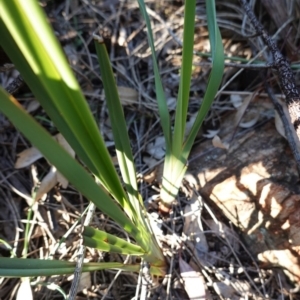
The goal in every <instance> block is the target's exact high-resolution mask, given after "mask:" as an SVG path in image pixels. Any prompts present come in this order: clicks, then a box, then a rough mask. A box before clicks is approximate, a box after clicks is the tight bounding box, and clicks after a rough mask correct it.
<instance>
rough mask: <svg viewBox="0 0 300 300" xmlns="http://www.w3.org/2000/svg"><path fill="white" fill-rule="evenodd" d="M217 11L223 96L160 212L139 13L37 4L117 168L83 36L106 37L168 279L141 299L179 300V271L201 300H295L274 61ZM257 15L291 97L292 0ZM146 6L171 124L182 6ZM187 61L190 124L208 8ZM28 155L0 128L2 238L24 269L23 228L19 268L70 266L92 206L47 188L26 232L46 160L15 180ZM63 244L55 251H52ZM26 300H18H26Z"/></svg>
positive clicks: (119, 278) (130, 280)
mask: <svg viewBox="0 0 300 300" xmlns="http://www.w3.org/2000/svg"><path fill="white" fill-rule="evenodd" d="M216 2H217V17H218V24H219V26H220V29H221V34H222V38H223V43H224V48H225V54H226V56H227V58H226V63H227V65H226V69H225V73H224V77H223V83H222V87H221V89H220V92H219V94H218V95H217V97H216V99H215V102H214V104H213V106H212V109H211V111H210V114H209V116H208V117H207V119H206V121H205V123H204V126H203V129H202V130H201V132H199V136H198V139H197V141H196V143H195V146H194V148H193V151H192V153H191V155H190V159H189V169H188V174H187V176H186V178H185V182H184V184H183V187H182V191H181V193H180V195H179V196H178V199H177V203H175V205H174V207H173V208H172V210H171V211H170V212H167V213H166V212H163V211H162V210H161V209H160V206H159V203H158V202H157V201H156V200H155V199H156V195H157V194H159V183H160V176H161V175H160V174H161V168H162V158H163V155H164V147H163V144H162V143H161V139H162V130H161V127H160V124H159V119H158V112H157V103H156V99H155V89H154V77H153V70H152V61H151V56H150V48H149V47H148V43H147V36H146V31H145V24H144V22H143V20H142V18H141V15H140V13H139V10H138V5H137V3H136V1H119V0H111V1H89V0H74V1H68V0H61V1H58V0H57V1H54V0H53V1H40V3H41V5H42V6H43V7H44V9H45V11H46V13H47V15H48V17H49V21H50V23H51V25H52V26H53V28H54V31H55V34H56V36H57V38H58V39H59V41H60V42H61V44H62V46H63V48H64V51H65V53H66V56H67V58H68V60H69V62H70V65H71V67H72V69H73V70H74V72H75V74H76V76H77V79H78V81H79V82H80V85H81V87H82V90H83V91H84V94H85V96H86V97H87V99H88V101H89V104H90V107H91V110H92V112H93V114H94V116H95V119H96V120H97V122H98V124H99V128H100V130H101V131H102V132H103V135H104V137H105V141H106V142H107V146H108V147H109V149H110V150H111V153H112V156H113V158H114V156H115V154H114V148H113V139H112V134H111V129H110V123H109V120H108V115H107V110H106V106H105V102H104V100H105V99H104V94H103V88H102V82H101V76H100V72H99V67H98V63H97V58H96V54H95V48H94V45H93V38H92V34H93V32H95V31H96V32H100V33H101V34H102V35H103V37H104V38H105V43H106V46H107V48H108V50H109V55H110V59H111V62H112V65H113V68H114V71H115V75H116V80H117V84H118V87H119V93H120V96H121V100H122V103H123V106H124V110H125V114H126V119H127V123H128V132H129V134H130V137H131V140H132V148H133V153H134V154H135V161H136V166H137V171H138V178H139V184H140V191H141V194H142V195H143V198H144V199H145V201H146V205H147V207H148V211H149V214H150V215H151V216H152V217H153V218H156V220H157V221H158V223H160V224H161V228H157V235H159V236H160V240H161V241H162V242H163V245H164V250H165V253H166V258H167V260H168V261H169V263H170V271H169V275H168V276H166V278H163V279H161V278H160V279H153V282H152V286H151V288H150V289H149V294H148V299H167V298H168V299H189V296H188V294H187V287H186V288H184V283H185V278H184V270H183V266H182V260H184V261H185V262H187V263H189V266H190V267H192V268H193V269H194V270H195V271H196V272H198V273H197V279H198V282H200V284H202V285H203V287H205V290H206V292H205V295H206V296H205V297H204V298H205V299H274V300H275V299H300V292H299V287H300V185H299V175H298V173H297V166H296V163H295V161H294V158H293V156H292V153H291V150H290V148H289V145H288V143H287V141H286V139H285V138H284V137H283V136H282V135H284V130H282V125H281V124H280V122H279V121H278V118H277V117H276V115H275V111H274V107H273V105H272V103H271V101H270V100H269V97H268V95H267V93H266V92H265V89H264V84H265V82H268V83H269V84H270V85H271V86H272V87H273V90H274V93H275V95H276V97H277V98H278V99H279V100H280V99H282V98H283V97H282V93H281V90H280V88H279V85H278V79H277V75H276V73H272V72H269V73H268V74H267V73H266V65H267V63H270V62H271V56H270V53H269V51H268V50H267V49H266V47H265V45H264V43H263V41H262V39H261V38H260V37H257V36H256V37H252V38H250V36H251V35H253V33H254V31H253V30H252V27H251V26H250V23H249V20H248V19H247V18H246V17H245V14H244V12H243V10H242V8H241V6H240V3H239V1H235V0H232V1H230V2H226V3H225V2H224V1H216ZM253 2H255V1H251V3H253ZM256 2H257V3H255V4H254V11H255V13H256V15H257V17H258V19H259V20H260V21H261V23H262V25H263V26H264V27H265V29H266V30H267V32H268V33H269V34H270V35H271V36H273V38H274V40H275V41H276V42H277V44H278V46H279V47H280V49H281V50H282V53H283V54H284V55H285V56H286V57H287V59H288V60H289V62H290V63H291V65H292V66H293V71H294V74H295V76H296V84H298V85H299V76H298V69H299V67H300V65H299V16H300V3H299V1H296V0H295V1H284V0H277V1H267V0H262V1H256ZM275 2H276V4H274V3H275ZM146 3H147V5H148V8H149V11H148V13H149V14H150V18H151V21H152V26H153V32H154V35H155V41H156V49H157V58H158V61H159V66H160V71H161V75H162V78H163V84H164V88H165V92H166V96H167V100H168V106H169V109H170V112H171V115H172V117H174V116H173V114H174V109H175V107H176V96H177V91H178V84H179V68H180V66H181V63H182V62H181V51H182V48H181V38H182V20H183V18H182V15H183V3H182V1H179V0H178V1H175V0H174V1H155V0H154V1H146ZM194 50H195V57H194V68H193V78H192V86H191V92H190V106H189V120H188V124H191V123H192V122H193V118H194V116H195V113H196V112H197V110H198V109H199V106H200V105H201V100H202V97H203V95H204V92H205V89H206V83H207V80H208V76H209V70H210V59H209V55H208V54H207V53H208V52H209V50H210V49H209V42H208V32H207V28H206V16H205V3H204V1H198V4H197V22H196V29H195V47H194ZM251 59H254V60H256V61H257V62H258V65H259V66H257V68H255V69H248V68H240V66H239V64H240V63H247V62H249V61H250V60H251ZM5 63H9V62H8V61H7V58H6V57H5V55H4V54H3V53H0V64H1V65H0V67H1V66H3V65H4V64H5ZM17 76H18V72H17V70H15V69H14V68H11V69H9V70H8V69H5V70H4V69H3V68H2V69H1V73H0V81H1V85H2V86H4V87H8V86H9V84H10V83H11V82H12V81H13V80H14V79H15V78H17ZM14 94H15V97H16V98H17V99H18V100H19V101H20V102H21V103H22V104H23V105H24V107H25V108H26V109H27V110H28V111H29V112H30V113H31V114H32V115H33V116H34V117H35V118H36V119H37V120H39V121H40V123H41V124H42V125H43V126H44V127H45V128H47V130H49V131H50V132H51V133H52V134H53V135H54V134H57V131H56V128H55V127H54V126H53V124H52V123H51V121H50V120H49V119H48V117H47V115H45V113H44V111H43V110H42V109H41V108H40V107H39V105H38V103H37V102H36V100H35V99H34V97H33V95H32V94H31V93H30V91H29V89H28V88H27V86H26V84H23V86H22V87H21V88H20V89H18V90H17V91H15V92H14ZM30 147H31V145H30V144H28V142H27V141H26V140H25V139H24V138H23V137H22V135H21V134H20V133H19V132H17V131H16V130H15V129H14V128H13V127H12V125H11V124H10V123H9V121H8V120H7V119H6V118H4V117H3V116H2V115H0V195H1V197H0V207H1V210H0V221H1V226H0V239H2V240H4V241H6V242H8V244H9V245H10V246H11V247H12V251H14V253H16V255H17V256H21V254H22V250H23V247H24V228H25V227H24V226H25V224H26V222H32V224H34V226H32V230H31V233H30V243H29V249H28V257H31V258H47V257H49V256H50V255H53V257H54V258H56V259H65V260H71V261H76V257H77V255H78V249H79V245H80V243H81V240H80V231H81V228H82V226H81V224H80V222H79V223H78V224H77V223H76V222H77V220H78V218H79V217H80V215H81V214H82V212H83V211H84V209H85V208H86V206H87V204H88V201H87V200H86V199H84V198H83V197H82V196H81V195H80V194H79V193H78V192H77V191H76V190H74V189H73V188H72V186H70V185H69V186H68V187H67V188H62V187H61V185H60V184H55V186H54V187H53V188H51V189H49V188H47V187H46V189H45V191H46V192H45V193H44V195H43V197H42V198H41V199H40V200H39V201H38V203H35V204H34V205H33V214H32V217H31V219H30V220H28V218H27V216H28V212H29V207H30V206H31V205H32V204H33V203H32V197H31V195H32V193H33V192H34V191H36V190H37V189H38V187H39V186H41V182H43V178H45V176H46V175H47V173H48V172H49V169H50V166H49V165H48V163H47V161H46V160H45V159H43V158H40V159H38V160H36V161H34V162H33V163H32V164H30V165H29V166H27V167H23V168H18V169H16V168H15V164H16V162H17V161H18V156H19V154H20V153H22V151H24V150H25V149H28V148H30ZM46 185H47V184H46ZM92 225H93V226H96V227H100V228H102V229H104V230H107V231H109V232H112V233H116V234H119V235H120V236H124V232H123V231H122V229H121V228H119V227H118V226H117V225H116V224H115V223H113V222H112V221H111V220H109V219H107V218H106V217H105V216H104V215H103V214H102V213H101V212H100V211H97V212H96V214H95V217H94V219H93V222H92ZM66 232H68V234H67V235H66V236H65V238H64V239H63V240H62V238H63V237H64V235H65V234H66ZM59 241H61V242H62V243H61V246H60V248H59V249H56V246H57V243H58V242H59ZM10 253H11V252H10V250H9V249H8V247H7V246H5V245H4V244H0V254H1V255H2V256H9V255H10ZM124 259H125V258H124V257H121V256H119V255H114V254H107V253H103V252H100V251H98V250H95V249H87V252H86V260H87V261H95V262H96V261H97V262H98V261H124ZM72 280H73V276H53V277H48V278H44V277H41V278H34V279H32V281H31V288H32V291H33V297H34V299H64V297H65V296H64V295H65V294H68V292H69V290H70V287H71V283H72ZM137 282H138V274H130V273H117V272H112V271H99V272H94V273H91V274H89V273H88V274H85V276H83V277H82V278H81V281H80V287H79V292H78V296H77V298H76V299H133V298H134V297H135V292H136V285H137ZM20 284H21V281H20V280H18V279H3V278H0V299H3V300H7V299H15V298H16V295H17V294H18V293H19V294H20V292H19V287H20ZM186 285H187V283H186ZM23 295H25V294H23ZM26 295H27V296H26V297H25V296H24V297H23V298H19V299H30V298H28V297H29V294H26ZM204 298H203V299H204ZM197 299H198V298H197ZM199 299H200V298H199Z"/></svg>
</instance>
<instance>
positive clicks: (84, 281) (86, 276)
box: [77, 272, 92, 292]
mask: <svg viewBox="0 0 300 300" xmlns="http://www.w3.org/2000/svg"><path fill="white" fill-rule="evenodd" d="M91 285H92V281H91V273H89V272H85V273H81V275H80V280H79V285H78V289H77V291H78V292H81V291H83V290H84V289H88V288H90V287H91Z"/></svg>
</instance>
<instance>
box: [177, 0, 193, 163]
mask: <svg viewBox="0 0 300 300" xmlns="http://www.w3.org/2000/svg"><path fill="white" fill-rule="evenodd" d="M195 14H196V0H189V1H186V2H185V7H184V26H183V50H182V65H181V70H180V82H179V91H178V99H177V106H176V115H175V125H174V134H173V144H172V154H173V155H175V157H178V158H180V156H181V146H182V144H183V142H184V133H185V125H186V118H187V110H188V104H189V97H190V85H191V77H192V65H193V47H194V28H195Z"/></svg>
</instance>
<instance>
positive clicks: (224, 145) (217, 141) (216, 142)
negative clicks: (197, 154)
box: [212, 135, 229, 150]
mask: <svg viewBox="0 0 300 300" xmlns="http://www.w3.org/2000/svg"><path fill="white" fill-rule="evenodd" d="M212 144H213V146H214V147H216V148H221V149H225V150H228V149H229V144H227V143H223V142H222V140H221V139H220V137H219V136H218V135H215V136H214V138H213V139H212Z"/></svg>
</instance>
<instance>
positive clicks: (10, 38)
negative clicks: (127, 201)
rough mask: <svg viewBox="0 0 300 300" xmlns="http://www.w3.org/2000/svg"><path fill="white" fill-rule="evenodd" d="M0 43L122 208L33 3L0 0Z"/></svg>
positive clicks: (83, 105)
mask: <svg viewBox="0 0 300 300" xmlns="http://www.w3.org/2000/svg"><path fill="white" fill-rule="evenodd" d="M0 10H1V19H0V29H1V33H2V35H1V40H0V43H1V45H2V47H3V48H4V50H5V51H6V53H7V54H8V55H9V57H10V58H11V59H12V61H13V62H14V64H15V65H16V67H17V68H18V70H19V71H20V72H21V74H22V75H23V78H24V79H25V81H26V83H27V84H28V85H29V87H30V88H31V90H32V92H33V93H34V94H35V96H36V97H37V99H38V101H39V102H40V103H41V105H42V106H43V108H44V109H45V111H46V112H47V113H48V114H49V116H50V118H51V119H52V121H53V122H54V124H55V125H56V127H57V128H58V129H59V131H60V132H61V133H62V134H63V135H64V136H65V138H66V139H67V141H68V142H69V144H70V145H71V146H72V148H73V149H74V150H75V152H76V154H77V155H78V156H79V157H80V158H81V159H82V161H83V162H84V163H85V164H86V165H87V166H88V168H89V169H90V170H91V171H92V172H93V173H94V174H95V175H96V176H97V177H98V178H99V179H100V181H101V182H102V183H103V185H104V186H105V188H106V189H107V190H108V191H109V192H110V193H111V194H112V195H113V196H114V197H115V198H116V199H117V200H118V201H120V204H121V205H122V204H123V201H124V198H125V197H126V196H125V192H124V190H123V188H122V185H121V182H120V180H119V178H118V175H117V172H116V171H115V169H114V166H113V163H112V161H111V158H110V155H109V153H108V151H107V149H106V146H105V144H104V142H103V139H102V138H101V136H100V134H99V130H98V127H97V124H96V122H95V120H94V119H93V116H92V114H91V112H90V109H89V107H88V105H87V102H86V100H85V98H84V96H83V94H82V92H81V90H80V87H79V85H78V83H77V81H76V79H75V77H74V74H73V73H72V72H71V70H70V68H69V66H68V63H67V61H66V58H65V56H64V54H63V52H62V50H61V47H60V45H59V44H58V42H57V40H56V38H55V36H54V34H53V32H52V30H51V28H50V26H49V24H48V23H47V21H46V16H45V14H44V12H43V11H42V9H41V8H40V7H39V4H38V2H37V1H35V0H27V1H22V0H11V1H1V3H0Z"/></svg>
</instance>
